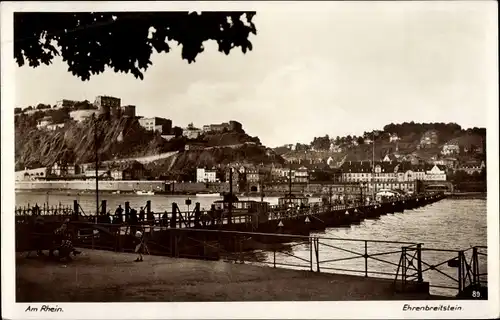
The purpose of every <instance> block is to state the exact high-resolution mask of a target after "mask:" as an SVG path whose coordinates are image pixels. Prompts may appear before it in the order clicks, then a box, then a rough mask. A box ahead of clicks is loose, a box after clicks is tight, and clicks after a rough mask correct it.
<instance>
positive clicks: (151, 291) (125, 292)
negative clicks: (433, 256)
mask: <svg viewBox="0 0 500 320" xmlns="http://www.w3.org/2000/svg"><path fill="white" fill-rule="evenodd" d="M134 259H135V255H133V254H126V253H114V252H108V251H98V250H85V251H84V252H83V254H82V255H81V256H78V257H77V258H76V259H75V260H74V261H73V262H71V263H68V264H57V263H55V262H48V261H46V260H44V259H43V258H25V257H23V256H18V257H17V258H16V282H17V283H16V298H17V301H18V302H55V301H57V302H147V301H156V302H160V301H165V302H168V301H177V302H180V301H277V300H283V301H294V300H296V301H300V300H302V301H308V300H309V301H314V300H316V301H321V300H323V301H327V300H397V299H398V300H406V299H422V300H424V299H431V298H433V297H431V296H430V295H428V294H405V295H403V294H396V293H394V291H393V290H392V288H391V285H392V281H390V280H388V281H387V280H379V279H370V278H368V279H365V278H362V277H353V276H347V275H333V274H324V273H321V274H318V273H312V272H307V271H296V270H286V269H273V268H269V267H260V266H252V265H242V264H232V263H227V262H222V261H200V260H189V259H173V258H166V257H157V256H145V261H144V262H133V260H134Z"/></svg>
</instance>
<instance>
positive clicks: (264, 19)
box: [15, 1, 498, 147]
mask: <svg viewBox="0 0 500 320" xmlns="http://www.w3.org/2000/svg"><path fill="white" fill-rule="evenodd" d="M261 6H262V9H261V10H259V7H261ZM264 7H265V6H264V3H263V2H262V3H260V4H256V7H255V10H256V11H257V15H256V16H255V18H254V22H255V24H256V27H257V36H252V37H251V42H252V44H253V48H254V49H253V50H252V51H250V52H249V53H247V54H245V55H244V54H242V53H241V50H239V49H235V50H234V51H233V52H232V53H231V54H230V55H229V56H226V55H224V54H222V53H219V52H218V51H217V48H216V45H215V44H213V43H206V44H205V52H204V53H202V54H201V55H199V56H198V57H197V60H196V63H194V64H188V63H187V61H184V60H181V57H180V48H177V49H175V50H173V51H171V52H170V53H168V54H154V56H153V57H152V62H153V65H152V66H151V67H150V68H149V69H148V70H147V71H146V73H145V74H144V80H143V81H141V80H138V79H135V78H134V77H133V76H132V75H131V74H115V73H114V72H112V71H111V70H108V71H106V72H105V73H104V74H101V75H98V76H93V77H92V78H91V79H90V81H86V82H82V81H81V80H80V79H78V78H76V77H74V76H72V75H71V73H69V72H67V68H68V66H67V65H66V64H65V63H63V62H62V61H61V60H60V59H56V61H55V62H54V63H53V64H52V65H51V66H42V67H38V68H36V69H33V68H30V67H28V66H24V67H22V68H18V67H16V69H15V70H16V72H15V77H16V106H21V107H26V106H28V105H36V104H37V103H40V102H42V103H50V104H55V103H56V101H57V100H60V99H62V98H65V99H72V100H85V99H87V100H90V101H94V98H95V96H97V95H111V96H115V97H119V98H121V99H122V104H132V105H136V106H137V113H138V115H142V116H145V117H149V116H159V117H166V118H170V119H172V121H173V123H174V125H178V126H181V127H184V126H186V125H187V124H188V123H189V122H193V123H194V124H195V125H196V126H202V125H204V124H209V123H220V122H223V121H228V120H238V121H240V122H241V123H242V124H243V128H244V129H245V130H246V131H247V133H248V134H250V135H252V136H254V135H256V136H259V137H260V139H261V141H262V142H263V143H264V144H265V145H267V146H269V147H274V146H278V145H282V144H285V143H295V142H301V143H309V142H310V141H311V140H312V139H313V137H315V136H320V135H325V134H329V135H330V136H333V137H335V136H337V135H347V134H351V135H360V134H362V133H363V131H370V130H372V129H381V128H382V127H383V126H384V125H385V124H389V123H391V122H393V123H401V122H405V121H407V122H410V121H415V122H456V123H458V124H460V125H461V126H462V127H465V128H468V127H474V126H478V127H486V123H487V119H488V115H487V110H488V108H491V106H488V103H489V101H491V99H488V97H489V96H491V94H493V92H494V91H492V90H493V89H492V88H494V87H495V84H492V83H491V81H490V80H491V78H492V75H494V74H497V72H498V69H496V66H497V64H496V59H497V57H496V55H495V54H493V55H492V52H493V51H494V52H496V47H497V44H496V42H493V41H491V40H492V37H491V34H492V32H493V31H494V29H496V26H497V25H496V23H497V22H496V11H497V9H496V2H480V1H471V2H466V1H450V2H444V3H437V2H431V1H427V2H413V1H412V2H397V3H396V2H331V3H328V2H326V3H321V4H318V3H316V4H307V5H306V2H303V3H301V4H295V5H288V4H285V3H282V4H279V5H275V6H274V7H266V8H264ZM495 40H496V39H495ZM493 59H494V60H493ZM494 107H496V106H494Z"/></svg>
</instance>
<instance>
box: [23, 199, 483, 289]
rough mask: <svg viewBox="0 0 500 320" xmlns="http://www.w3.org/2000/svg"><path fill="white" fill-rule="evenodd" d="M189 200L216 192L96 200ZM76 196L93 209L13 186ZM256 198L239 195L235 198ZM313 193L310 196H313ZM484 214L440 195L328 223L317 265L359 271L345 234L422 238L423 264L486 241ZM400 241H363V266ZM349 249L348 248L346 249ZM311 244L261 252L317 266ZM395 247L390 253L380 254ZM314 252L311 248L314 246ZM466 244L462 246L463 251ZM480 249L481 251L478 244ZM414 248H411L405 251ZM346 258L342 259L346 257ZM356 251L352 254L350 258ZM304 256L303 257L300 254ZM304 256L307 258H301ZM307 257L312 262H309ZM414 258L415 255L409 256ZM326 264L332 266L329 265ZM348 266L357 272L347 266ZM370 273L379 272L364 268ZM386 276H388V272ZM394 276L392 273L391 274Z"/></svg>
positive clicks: (376, 264) (381, 260)
mask: <svg viewBox="0 0 500 320" xmlns="http://www.w3.org/2000/svg"><path fill="white" fill-rule="evenodd" d="M188 198H189V199H191V200H192V205H191V206H190V209H192V208H193V206H194V203H196V202H200V206H201V208H205V209H208V208H210V205H211V203H212V202H213V201H215V200H219V199H221V198H220V197H187V196H165V195H154V196H145V195H114V194H106V195H101V198H100V200H103V199H105V200H107V202H108V208H109V210H111V212H113V211H114V210H115V208H116V207H117V205H118V204H121V205H122V206H123V205H124V203H125V201H129V202H130V205H131V207H133V208H137V209H138V208H139V207H141V206H145V204H146V200H151V205H152V210H153V211H154V212H163V211H165V210H168V211H169V212H170V211H171V208H172V202H176V203H177V204H178V205H179V207H180V209H181V210H185V209H187V206H186V205H185V200H186V199H188ZM75 199H77V200H78V201H79V203H80V205H81V207H82V209H83V210H84V211H85V212H86V213H92V212H95V195H93V194H82V195H68V194H64V193H63V194H47V193H44V192H17V193H16V206H26V205H28V204H30V205H34V204H35V203H38V205H42V204H43V203H48V205H49V206H58V205H59V204H61V205H70V206H71V205H72V204H73V200H75ZM245 199H251V200H260V198H252V197H250V198H247V197H244V198H241V199H240V200H245ZM317 200H318V199H311V201H317ZM265 201H268V202H270V203H271V204H277V202H278V198H277V197H270V198H265ZM486 224H487V215H486V200H484V199H444V200H441V201H439V202H436V203H433V204H430V205H428V206H425V207H421V208H418V209H415V210H409V211H405V212H404V213H395V214H388V215H384V216H381V217H379V218H377V219H374V220H364V221H362V222H361V224H359V225H353V226H350V227H346V228H331V229H327V230H326V231H325V232H321V233H315V234H313V235H316V236H318V237H320V240H319V257H318V258H319V261H320V263H319V267H320V269H321V271H322V272H341V273H348V274H357V275H364V272H365V259H364V258H363V257H359V255H358V254H364V253H365V243H364V241H361V242H360V241H351V240H347V239H365V240H384V241H401V242H414V243H422V244H423V248H424V249H426V250H424V251H423V252H422V261H423V265H422V269H424V270H425V269H428V267H429V265H435V264H438V263H441V262H444V261H446V260H448V259H451V258H454V257H456V256H457V253H455V252H437V251H432V250H430V249H448V250H465V249H468V248H470V247H471V246H486V245H487V232H486V230H487V229H486ZM402 246H404V245H402V244H394V243H375V242H368V243H367V245H366V250H367V253H368V254H369V255H373V254H379V255H376V256H373V258H369V259H368V265H367V266H368V270H370V271H375V272H388V273H395V272H396V270H397V265H398V263H399V260H400V258H401V247H402ZM346 250H348V251H346ZM310 251H311V245H310V244H300V243H297V244H294V245H293V247H292V248H291V249H290V250H289V251H287V252H285V253H276V254H274V253H266V254H267V261H268V262H270V263H271V264H272V263H273V262H274V261H276V262H277V263H287V264H299V265H300V266H299V267H298V268H303V269H308V270H309V269H310V268H311V265H312V266H313V270H317V265H318V263H317V261H318V259H316V257H315V254H314V253H313V254H312V256H313V257H312V259H311V252H310ZM392 251H396V252H395V253H393V254H383V253H387V252H392ZM313 252H314V249H313ZM470 252H471V250H469V251H467V255H468V254H470ZM481 252H486V250H485V249H483V250H482V251H481ZM410 253H411V254H413V252H410ZM350 257H351V259H347V258H350ZM353 257H357V258H353ZM302 259H303V260H302ZM335 259H345V260H342V261H331V260H335ZM485 259H486V258H485V257H482V256H481V257H480V261H481V262H482V264H481V265H482V267H481V270H486V260H485ZM305 260H307V261H305ZM311 261H312V263H311ZM414 261H416V260H414ZM328 268H332V269H331V270H330V269H328ZM333 268H337V269H349V270H356V271H359V272H352V271H346V270H333ZM438 270H440V271H441V272H443V273H445V274H446V275H447V276H446V275H443V274H441V273H439V272H438V271H435V270H427V271H425V272H424V281H429V282H430V284H431V285H441V286H457V284H456V282H454V281H453V280H451V279H450V278H449V277H450V276H451V277H452V278H455V279H457V278H458V277H457V274H458V273H457V269H456V268H451V267H448V265H447V264H446V263H445V264H443V265H441V266H439V267H438ZM369 275H370V276H384V275H379V274H374V273H371V272H370V273H369ZM389 277H390V276H389ZM392 278H394V276H392ZM431 293H434V294H443V295H450V294H453V293H454V291H451V290H447V289H443V288H434V287H431Z"/></svg>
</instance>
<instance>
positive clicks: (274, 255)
mask: <svg viewBox="0 0 500 320" xmlns="http://www.w3.org/2000/svg"><path fill="white" fill-rule="evenodd" d="M273 267H274V268H276V249H273Z"/></svg>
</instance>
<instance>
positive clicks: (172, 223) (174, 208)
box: [170, 202, 178, 228]
mask: <svg viewBox="0 0 500 320" xmlns="http://www.w3.org/2000/svg"><path fill="white" fill-rule="evenodd" d="M177 208H178V207H177V203H175V202H172V217H171V218H170V228H177Z"/></svg>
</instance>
